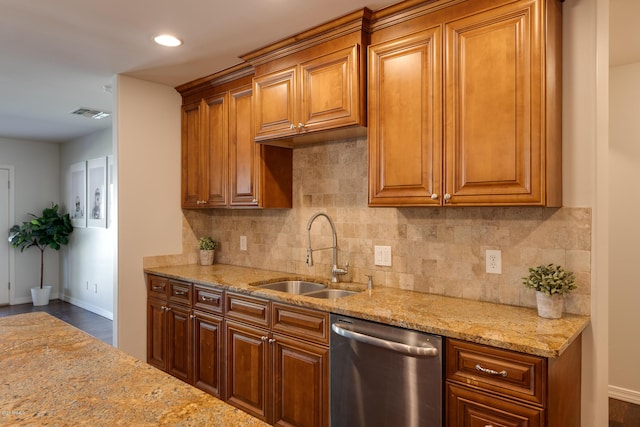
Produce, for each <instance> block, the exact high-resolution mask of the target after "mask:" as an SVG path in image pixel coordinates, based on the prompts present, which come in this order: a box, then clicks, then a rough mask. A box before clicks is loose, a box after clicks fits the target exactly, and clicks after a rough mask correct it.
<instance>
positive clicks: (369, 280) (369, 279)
mask: <svg viewBox="0 0 640 427" xmlns="http://www.w3.org/2000/svg"><path fill="white" fill-rule="evenodd" d="M365 277H366V278H367V289H373V275H372V274H365Z"/></svg>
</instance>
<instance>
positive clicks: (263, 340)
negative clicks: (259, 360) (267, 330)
mask: <svg viewBox="0 0 640 427" xmlns="http://www.w3.org/2000/svg"><path fill="white" fill-rule="evenodd" d="M260 339H261V340H262V342H265V341H266V340H268V339H269V337H265V336H261V337H260Z"/></svg>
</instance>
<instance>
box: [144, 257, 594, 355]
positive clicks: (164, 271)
mask: <svg viewBox="0 0 640 427" xmlns="http://www.w3.org/2000/svg"><path fill="white" fill-rule="evenodd" d="M145 272H146V273H149V274H156V275H160V276H164V277H168V278H172V279H177V280H183V281H187V282H190V283H194V284H199V285H204V286H210V287H215V288H219V289H226V290H229V291H233V292H240V293H246V294H251V295H254V296H257V297H262V298H268V299H271V300H275V301H282V302H286V303H290V304H294V305H299V306H306V307H310V308H315V309H318V310H322V311H328V312H332V313H338V314H343V315H347V316H353V317H358V318H361V319H366V320H371V321H375V322H380V323H385V324H389V325H395V326H401V327H404V328H408V329H414V330H418V331H423V332H429V333H434V334H438V335H442V336H445V337H449V338H457V339H462V340H465V341H470V342H475V343H479V344H486V345H490V346H493V347H498V348H504V349H507V350H514V351H519V352H522V353H528V354H533V355H537V356H543V357H557V356H559V355H560V354H562V352H563V351H564V350H565V349H566V348H568V347H569V345H570V344H571V343H572V342H573V341H574V340H575V339H576V338H578V337H579V336H580V334H581V333H582V331H583V330H584V329H585V328H586V327H587V326H588V325H589V317H588V316H578V315H572V314H566V313H565V314H564V315H563V317H562V318H561V319H544V318H541V317H538V314H537V311H536V310H535V309H533V308H526V307H516V306H510V305H504V304H495V303H489V302H481V301H474V300H468V299H462V298H451V297H446V296H442V295H432V294H424V293H419V292H413V291H405V290H401V289H394V288H388V287H374V289H373V290H371V291H369V290H365V288H366V286H364V285H361V284H350V283H338V284H329V283H327V282H326V281H323V282H324V283H327V284H328V285H329V286H331V287H340V288H345V289H353V290H361V291H362V292H359V293H358V294H356V295H351V296H348V297H344V298H340V299H336V300H330V299H317V298H311V297H308V296H302V295H292V294H287V293H285V292H279V291H273V290H267V289H261V288H259V287H258V285H260V284H264V283H269V282H275V281H279V280H313V278H309V277H303V276H300V275H295V274H288V273H284V272H278V271H270V270H260V269H255V268H249V267H239V266H233V265H225V264H214V265H212V266H200V265H196V264H189V265H181V266H169V267H154V268H147V269H145Z"/></svg>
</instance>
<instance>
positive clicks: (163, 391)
mask: <svg viewBox="0 0 640 427" xmlns="http://www.w3.org/2000/svg"><path fill="white" fill-rule="evenodd" d="M0 372H2V382H1V384H0V389H1V391H0V395H1V396H2V398H1V399H0V425H12V426H18V425H23V426H26V425H56V426H64V425H74V426H75V425H80V424H82V425H94V426H116V425H122V426H132V425H135V426H162V425H170V426H176V425H179V426H204V425H206V426H230V425H233V426H266V425H268V424H264V423H263V422H262V421H260V420H258V419H256V418H253V417H252V416H250V415H248V414H246V413H244V412H242V411H241V410H239V409H236V408H234V407H233V406H231V405H228V404H226V403H224V402H222V401H221V400H218V399H216V398H215V397H213V396H210V395H208V394H207V393H205V392H203V391H200V390H198V389H196V388H195V387H192V386H190V385H188V384H186V383H183V382H182V381H180V380H178V379H176V378H174V377H172V376H170V375H168V374H165V373H163V372H161V371H159V370H158V369H156V368H153V367H151V366H150V365H148V364H146V363H145V362H142V361H140V360H138V359H135V358H134V357H131V356H129V355H127V354H125V353H124V352H122V351H120V350H118V349H116V348H114V347H111V346H109V345H108V344H105V343H104V342H102V341H99V340H97V339H96V338H94V337H91V336H89V335H87V334H86V333H84V332H82V331H80V330H78V329H76V328H74V327H73V326H71V325H68V324H67V323H65V322H63V321H61V320H59V319H56V318H55V317H52V316H50V315H48V314H46V313H42V312H34V313H27V314H19V315H15V316H9V317H3V318H0Z"/></svg>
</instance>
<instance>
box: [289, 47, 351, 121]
mask: <svg viewBox="0 0 640 427" xmlns="http://www.w3.org/2000/svg"><path fill="white" fill-rule="evenodd" d="M359 70H360V46H359V45H355V46H353V47H350V48H347V49H343V50H340V51H338V52H334V53H330V54H328V55H324V56H322V57H320V58H316V59H313V60H311V61H308V62H304V63H302V64H300V95H301V110H300V111H301V114H300V119H299V122H300V123H302V125H303V127H302V128H300V129H298V131H299V132H301V133H302V132H308V131H316V130H325V129H333V128H336V127H340V126H349V125H358V124H363V118H364V117H363V116H364V114H362V113H363V112H364V111H361V110H363V109H362V108H361V104H360V99H361V96H360V88H361V82H360V71H359Z"/></svg>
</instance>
